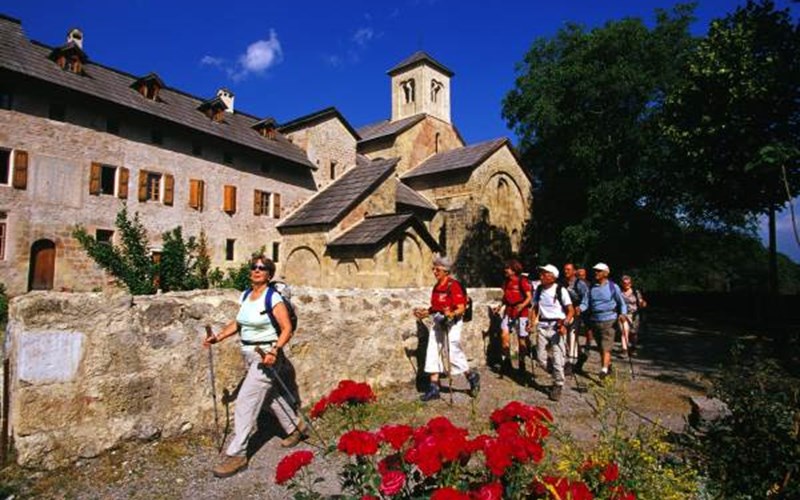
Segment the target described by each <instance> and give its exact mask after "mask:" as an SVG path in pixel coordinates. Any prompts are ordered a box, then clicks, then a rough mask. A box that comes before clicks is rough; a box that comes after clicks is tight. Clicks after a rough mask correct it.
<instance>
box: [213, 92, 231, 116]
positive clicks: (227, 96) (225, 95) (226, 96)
mask: <svg viewBox="0 0 800 500" xmlns="http://www.w3.org/2000/svg"><path fill="white" fill-rule="evenodd" d="M217 97H219V98H220V99H221V100H222V102H224V103H225V107H226V109H225V111H226V112H228V113H233V97H234V96H233V92H231V91H230V90H228V89H226V88H224V87H223V88H221V89H219V90H217Z"/></svg>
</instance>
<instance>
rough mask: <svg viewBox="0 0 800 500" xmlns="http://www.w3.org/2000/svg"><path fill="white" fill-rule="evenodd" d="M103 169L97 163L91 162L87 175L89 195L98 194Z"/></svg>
mask: <svg viewBox="0 0 800 500" xmlns="http://www.w3.org/2000/svg"><path fill="white" fill-rule="evenodd" d="M102 170H103V167H101V166H100V164H99V163H97V162H92V168H91V171H90V174H89V194H100V172H101V171H102Z"/></svg>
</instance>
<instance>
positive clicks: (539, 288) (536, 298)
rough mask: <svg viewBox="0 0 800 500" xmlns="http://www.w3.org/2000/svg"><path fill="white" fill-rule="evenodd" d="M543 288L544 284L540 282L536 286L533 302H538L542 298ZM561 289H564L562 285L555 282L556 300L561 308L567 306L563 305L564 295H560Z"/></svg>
mask: <svg viewBox="0 0 800 500" xmlns="http://www.w3.org/2000/svg"><path fill="white" fill-rule="evenodd" d="M543 289H544V285H542V284H539V286H537V287H536V293H535V294H534V302H539V301H540V300H541V299H542V290H543ZM562 290H564V287H563V286H562V285H561V283H556V300H557V301H558V303H559V304H561V309H564V308H565V307H567V306H565V305H564V297H562V296H561V295H562ZM570 302H571V301H570Z"/></svg>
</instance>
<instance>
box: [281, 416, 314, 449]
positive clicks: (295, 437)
mask: <svg viewBox="0 0 800 500" xmlns="http://www.w3.org/2000/svg"><path fill="white" fill-rule="evenodd" d="M306 439H308V433H307V432H306V421H305V420H303V419H302V418H300V420H298V421H297V427H296V428H295V430H293V431H292V432H291V434H289V435H288V436H286V437H285V438H283V440H281V446H283V447H284V448H292V447H294V446H297V445H298V444H300V442H301V441H305V440H306Z"/></svg>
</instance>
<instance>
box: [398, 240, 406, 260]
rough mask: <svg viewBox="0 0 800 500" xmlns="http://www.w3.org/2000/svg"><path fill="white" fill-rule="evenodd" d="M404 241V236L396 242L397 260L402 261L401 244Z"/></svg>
mask: <svg viewBox="0 0 800 500" xmlns="http://www.w3.org/2000/svg"><path fill="white" fill-rule="evenodd" d="M405 243H406V239H405V238H400V241H398V242H397V262H403V257H404V256H403V246H404V245H405Z"/></svg>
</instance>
